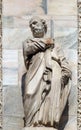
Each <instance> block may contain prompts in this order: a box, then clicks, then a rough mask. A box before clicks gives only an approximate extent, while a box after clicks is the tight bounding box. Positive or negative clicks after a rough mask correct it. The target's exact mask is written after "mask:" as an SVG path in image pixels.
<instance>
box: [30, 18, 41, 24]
mask: <svg viewBox="0 0 81 130" xmlns="http://www.w3.org/2000/svg"><path fill="white" fill-rule="evenodd" d="M35 21H36V22H41V23H42V19H40V18H38V17H35V18H32V19H31V20H30V23H33V22H35Z"/></svg>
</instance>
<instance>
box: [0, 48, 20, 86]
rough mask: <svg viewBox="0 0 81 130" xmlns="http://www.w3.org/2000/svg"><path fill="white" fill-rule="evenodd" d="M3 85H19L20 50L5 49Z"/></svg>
mask: <svg viewBox="0 0 81 130" xmlns="http://www.w3.org/2000/svg"><path fill="white" fill-rule="evenodd" d="M2 73H3V85H18V50H3V72H2Z"/></svg>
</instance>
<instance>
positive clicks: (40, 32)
mask: <svg viewBox="0 0 81 130" xmlns="http://www.w3.org/2000/svg"><path fill="white" fill-rule="evenodd" d="M32 33H33V36H34V37H35V38H42V37H44V35H45V31H44V28H41V29H39V28H34V29H32Z"/></svg>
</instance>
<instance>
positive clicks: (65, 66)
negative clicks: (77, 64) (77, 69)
mask: <svg viewBox="0 0 81 130" xmlns="http://www.w3.org/2000/svg"><path fill="white" fill-rule="evenodd" d="M57 52H58V56H59V59H60V65H61V68H62V82H65V84H67V82H68V80H69V79H71V77H72V71H71V67H70V64H69V62H68V61H67V60H66V57H65V56H64V53H63V51H62V49H61V47H58V48H57Z"/></svg>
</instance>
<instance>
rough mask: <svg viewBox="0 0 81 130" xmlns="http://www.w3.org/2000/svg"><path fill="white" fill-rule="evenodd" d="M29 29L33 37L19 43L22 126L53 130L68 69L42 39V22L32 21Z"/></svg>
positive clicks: (50, 44)
mask: <svg viewBox="0 0 81 130" xmlns="http://www.w3.org/2000/svg"><path fill="white" fill-rule="evenodd" d="M29 26H30V29H31V31H32V35H33V37H32V38H29V39H27V40H25V41H24V43H23V57H24V63H25V67H26V70H27V73H26V76H25V86H24V87H25V91H24V97H23V104H24V113H25V122H26V126H27V127H47V126H48V127H53V128H55V126H56V124H59V120H60V117H61V115H62V112H63V110H64V107H65V105H66V102H67V99H68V95H69V93H70V86H71V85H70V82H71V75H72V73H71V68H70V65H69V63H68V61H67V60H66V58H65V57H64V54H63V51H62V49H61V47H60V46H59V45H57V44H55V43H54V39H52V38H46V37H45V35H46V33H47V24H46V21H45V20H44V19H42V18H39V17H33V18H32V19H31V20H30V22H29Z"/></svg>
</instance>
